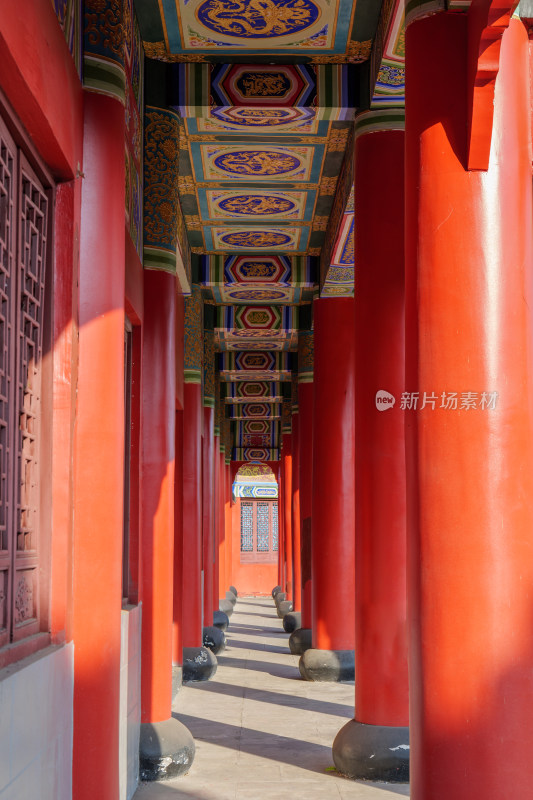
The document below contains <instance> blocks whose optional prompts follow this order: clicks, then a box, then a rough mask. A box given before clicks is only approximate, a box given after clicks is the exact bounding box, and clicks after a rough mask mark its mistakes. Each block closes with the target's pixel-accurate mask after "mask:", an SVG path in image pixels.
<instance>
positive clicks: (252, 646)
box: [228, 637, 290, 656]
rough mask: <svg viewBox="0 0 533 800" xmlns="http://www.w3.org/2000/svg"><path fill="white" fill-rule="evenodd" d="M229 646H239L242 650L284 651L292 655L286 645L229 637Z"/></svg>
mask: <svg viewBox="0 0 533 800" xmlns="http://www.w3.org/2000/svg"><path fill="white" fill-rule="evenodd" d="M228 647H237V648H239V649H242V650H262V651H263V652H265V653H284V654H285V655H287V656H288V655H290V650H289V648H288V646H287V645H286V646H285V647H283V645H277V644H261V643H260V642H244V641H242V639H235V640H233V639H231V638H230V637H228Z"/></svg>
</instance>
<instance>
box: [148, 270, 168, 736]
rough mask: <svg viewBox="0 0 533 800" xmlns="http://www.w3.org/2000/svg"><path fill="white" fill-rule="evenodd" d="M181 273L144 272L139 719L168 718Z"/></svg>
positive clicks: (150, 720)
mask: <svg viewBox="0 0 533 800" xmlns="http://www.w3.org/2000/svg"><path fill="white" fill-rule="evenodd" d="M175 313H176V279H175V277H174V276H173V275H169V274H168V273H166V272H151V271H146V272H145V275H144V329H143V354H144V360H143V476H144V480H143V499H142V534H141V558H142V565H143V569H142V584H141V597H142V604H143V610H142V664H141V722H161V721H162V720H167V719H169V718H170V716H171V703H172V671H171V664H172V619H173V587H174V563H173V559H174V452H175V451H174V447H175V428H174V424H175V414H176V411H175V397H176V367H175V363H176V353H175V337H174V332H175Z"/></svg>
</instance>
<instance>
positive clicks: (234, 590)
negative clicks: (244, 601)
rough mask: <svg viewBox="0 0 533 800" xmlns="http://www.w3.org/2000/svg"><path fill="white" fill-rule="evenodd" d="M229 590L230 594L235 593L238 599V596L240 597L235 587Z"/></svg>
mask: <svg viewBox="0 0 533 800" xmlns="http://www.w3.org/2000/svg"><path fill="white" fill-rule="evenodd" d="M229 590H230V592H233V594H234V595H235V597H238V596H239V592H238V591H237V589H236V588H235V586H230V587H229Z"/></svg>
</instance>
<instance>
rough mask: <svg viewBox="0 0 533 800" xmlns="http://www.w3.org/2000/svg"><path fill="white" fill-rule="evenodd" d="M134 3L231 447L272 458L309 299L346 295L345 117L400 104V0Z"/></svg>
mask: <svg viewBox="0 0 533 800" xmlns="http://www.w3.org/2000/svg"><path fill="white" fill-rule="evenodd" d="M413 1H414V2H415V5H416V2H418V0H411V4H412V3H413ZM424 1H425V2H426V4H427V2H435V3H438V2H440V1H441V0H424ZM452 2H453V0H452ZM460 2H461V0H457V2H456V5H457V3H460ZM419 4H420V3H419ZM135 5H136V11H137V14H138V18H139V23H140V27H141V34H142V38H143V42H144V48H145V53H146V56H147V65H146V92H147V94H146V97H147V103H148V104H150V105H151V106H155V107H163V108H165V109H166V110H169V111H173V112H174V113H175V114H176V115H177V116H178V117H179V122H180V124H179V141H178V142H177V143H176V144H177V146H178V147H179V179H178V190H179V200H178V203H179V206H180V208H181V215H180V218H181V219H182V221H183V222H182V229H181V233H180V235H181V237H182V238H183V239H185V240H186V243H187V244H188V247H183V248H181V249H182V250H185V249H187V250H189V249H190V252H191V253H192V275H193V282H194V283H195V284H197V285H199V286H200V287H201V292H202V299H203V302H204V304H206V305H214V306H216V308H215V314H214V325H213V327H214V346H215V351H216V355H215V359H216V371H217V381H216V385H217V391H220V393H221V398H222V407H223V408H225V415H226V417H228V418H229V419H230V420H231V425H232V430H233V445H234V446H233V451H232V457H233V458H234V459H238V460H252V461H261V460H270V459H276V458H278V456H279V447H280V441H281V421H280V420H281V416H282V412H281V408H282V401H283V400H285V401H288V400H290V399H291V396H292V392H293V390H292V389H291V386H292V385H293V383H294V381H293V380H292V378H293V377H294V375H295V373H296V372H297V367H298V361H297V358H298V357H297V350H298V335H299V331H300V330H301V329H309V328H310V327H311V325H312V321H311V314H310V311H309V309H310V304H311V303H312V300H313V298H314V297H315V296H317V295H318V294H319V293H320V295H321V296H337V297H339V296H352V295H353V283H354V280H353V278H354V257H353V252H354V236H355V235H356V233H355V231H354V213H353V202H354V200H353V158H352V157H351V154H352V152H353V136H354V124H353V120H354V117H355V115H356V113H357V112H359V111H360V110H361V109H362V108H363V109H364V108H368V109H370V108H380V107H384V109H389V110H390V109H392V110H394V109H395V108H398V107H401V106H402V104H403V94H404V73H403V61H404V50H403V48H404V38H403V32H404V2H403V0H383V2H380V0H357V2H355V1H354V0H239V1H238V2H234V0H159V1H158V2H155V1H154V0H136V2H135ZM408 5H409V3H408ZM285 425H287V421H285ZM254 426H255V427H254Z"/></svg>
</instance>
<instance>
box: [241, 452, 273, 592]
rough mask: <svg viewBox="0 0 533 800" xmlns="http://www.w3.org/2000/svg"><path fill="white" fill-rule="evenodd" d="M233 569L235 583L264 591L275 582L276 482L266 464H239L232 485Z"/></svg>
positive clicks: (248, 588)
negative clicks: (233, 502)
mask: <svg viewBox="0 0 533 800" xmlns="http://www.w3.org/2000/svg"><path fill="white" fill-rule="evenodd" d="M233 499H234V501H235V505H234V512H233V513H234V516H233V537H234V538H233V542H234V544H233V548H234V549H233V553H234V555H233V559H232V560H233V569H234V574H235V575H236V576H237V575H238V578H237V577H236V582H235V585H236V586H237V585H238V587H239V592H240V591H241V586H242V588H243V589H244V590H245V591H246V592H249V593H253V594H256V593H257V594H266V593H268V592H270V591H271V589H272V586H274V585H275V583H276V582H277V564H278V554H279V518H278V513H279V508H278V502H279V501H278V482H277V480H276V476H275V475H274V473H273V472H272V470H271V468H270V467H269V466H268V465H267V464H261V463H259V462H250V463H249V464H243V465H242V466H241V467H240V468H239V470H238V472H237V474H236V476H235V482H234V484H233Z"/></svg>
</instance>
